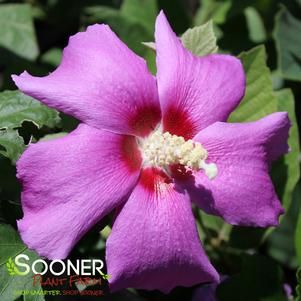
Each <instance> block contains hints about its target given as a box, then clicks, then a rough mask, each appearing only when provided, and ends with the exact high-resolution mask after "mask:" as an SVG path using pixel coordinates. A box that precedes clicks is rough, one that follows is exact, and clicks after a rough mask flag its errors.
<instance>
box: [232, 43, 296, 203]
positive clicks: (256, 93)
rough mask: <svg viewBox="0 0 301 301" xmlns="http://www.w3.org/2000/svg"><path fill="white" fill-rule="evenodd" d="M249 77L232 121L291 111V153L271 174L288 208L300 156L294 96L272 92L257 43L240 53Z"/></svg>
mask: <svg viewBox="0 0 301 301" xmlns="http://www.w3.org/2000/svg"><path fill="white" fill-rule="evenodd" d="M239 58H240V59H241V61H242V63H243V66H244V69H245V72H246V77H247V88H246V94H245V97H244V98H243V100H242V102H241V104H240V105H239V106H238V108H237V109H236V110H235V111H234V112H233V113H232V114H231V116H230V119H229V120H230V122H246V121H254V120H258V119H260V118H262V117H264V116H266V115H268V114H271V113H273V112H276V111H287V112H288V113H289V117H290V120H291V122H292V127H291V129H290V132H289V134H290V137H289V140H288V143H289V146H290V148H291V152H290V153H288V154H286V155H285V156H284V159H283V161H278V162H276V163H275V165H274V166H273V170H272V175H274V176H273V180H274V184H275V186H276V188H277V193H278V195H279V197H280V198H281V199H282V203H283V207H284V208H285V209H288V208H289V205H290V202H291V198H292V193H293V190H294V188H295V186H296V183H297V181H298V179H299V176H300V170H299V166H298V164H296V160H297V158H298V155H299V152H300V148H299V136H298V127H297V122H296V116H295V109H294V97H293V94H292V92H291V91H290V90H288V89H286V90H281V91H280V92H277V93H275V92H274V91H273V86H272V80H271V74H270V70H269V68H268V67H267V65H266V53H265V48H264V47H263V46H257V47H255V48H253V49H251V50H250V51H247V52H243V53H242V54H241V55H239Z"/></svg>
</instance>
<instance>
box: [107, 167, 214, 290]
mask: <svg viewBox="0 0 301 301" xmlns="http://www.w3.org/2000/svg"><path fill="white" fill-rule="evenodd" d="M106 261H107V265H108V273H109V274H110V275H111V278H110V279H109V281H110V288H111V290H112V291H115V290H119V289H121V288H126V287H135V288H141V289H148V290H152V289H159V290H161V291H163V292H165V293H168V292H169V291H170V290H171V289H173V288H174V287H175V286H192V285H194V284H196V283H200V282H209V281H218V279H219V277H218V274H217V272H216V271H215V269H214V268H213V266H212V265H211V264H210V262H209V260H208V258H207V257H206V255H205V253H204V250H203V249H202V247H201V244H200V241H199V237H198V232H197V229H196V225H195V221H194V217H193V214H192V210H191V203H190V200H189V196H188V195H187V193H186V192H184V191H183V190H177V187H174V185H173V184H172V183H170V181H169V179H168V178H166V176H164V174H163V173H162V172H159V171H158V170H156V169H151V168H147V169H144V170H143V171H142V174H141V178H140V182H139V184H138V185H137V186H136V187H135V189H134V190H133V192H132V194H131V196H130V198H129V200H128V201H127V202H126V204H125V205H124V207H123V208H122V210H121V212H120V213H119V215H118V216H117V218H116V221H115V223H114V225H113V229H112V232H111V234H110V236H109V239H108V241H107V256H106Z"/></svg>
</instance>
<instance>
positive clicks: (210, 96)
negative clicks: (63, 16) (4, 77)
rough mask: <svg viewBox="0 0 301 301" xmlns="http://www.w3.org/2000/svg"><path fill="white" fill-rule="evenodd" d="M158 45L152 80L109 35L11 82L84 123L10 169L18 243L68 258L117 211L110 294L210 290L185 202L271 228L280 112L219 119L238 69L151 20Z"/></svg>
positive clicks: (72, 46) (241, 78) (230, 102)
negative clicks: (204, 286)
mask: <svg viewBox="0 0 301 301" xmlns="http://www.w3.org/2000/svg"><path fill="white" fill-rule="evenodd" d="M155 42H156V51H157V77H156V78H155V77H153V76H152V75H151V74H150V73H149V71H148V70H147V66H146V63H145V61H144V60H143V59H141V58H140V57H138V56H137V55H136V54H134V53H133V52H132V51H131V50H130V49H128V48H127V46H126V45H124V44H123V43H122V42H121V41H120V40H119V39H118V38H117V36H116V35H115V34H114V33H113V32H112V31H111V30H110V28H109V27H108V26H106V25H93V26H90V27H88V29H87V31H86V32H82V33H78V34H76V35H75V36H73V37H71V38H70V42H69V45H68V47H67V48H66V49H65V50H64V53H63V59H62V62H61V64H60V66H59V67H58V68H57V69H56V70H55V71H54V72H53V73H51V74H49V75H48V76H46V77H42V78H40V77H33V76H31V75H29V74H28V73H26V72H24V73H22V74H21V75H20V76H13V79H14V81H15V83H16V85H17V86H18V87H19V88H20V90H22V91H23V92H24V93H26V94H28V95H30V96H32V97H34V98H37V99H39V100H40V101H41V102H43V103H45V104H47V105H48V106H50V107H53V108H56V109H58V110H61V111H63V112H65V113H67V114H71V115H73V116H75V117H77V118H78V119H79V120H80V121H81V122H82V123H81V125H79V127H78V128H77V129H76V130H75V131H73V132H72V133H70V134H68V135H67V136H65V137H63V138H59V139H55V140H51V141H45V142H39V143H37V144H31V145H30V146H29V147H28V149H27V150H26V151H25V153H24V154H23V155H22V157H21V158H20V160H19V161H18V163H17V170H18V178H19V179H20V180H21V182H22V184H23V192H22V206H23V211H24V217H23V219H22V220H20V221H18V228H19V231H20V234H21V236H22V239H23V240H24V242H25V243H26V244H27V245H28V246H29V248H31V249H34V250H36V251H37V252H38V253H39V254H40V255H41V256H46V257H47V258H50V259H53V258H65V257H66V256H67V255H68V253H69V252H70V250H71V249H72V247H73V246H74V245H75V243H76V242H77V241H78V240H79V239H80V238H81V237H82V236H83V235H84V234H85V233H86V232H87V231H88V230H89V229H90V228H91V227H92V226H93V225H94V224H95V223H97V222H98V221H100V220H101V219H102V218H103V217H104V216H106V215H107V214H108V213H110V212H112V211H113V210H114V209H116V210H117V212H118V215H117V217H116V219H115V221H114V224H113V228H112V232H111V234H110V236H109V238H108V240H107V247H106V261H107V266H108V273H109V274H110V275H111V278H110V279H109V281H110V287H111V290H113V291H114V290H118V289H121V288H125V287H135V288H141V289H159V290H161V291H163V292H169V291H170V290H171V289H172V288H174V287H175V286H178V285H182V286H192V285H194V284H197V283H202V282H217V281H218V280H219V276H218V273H217V272H216V270H215V269H214V267H213V266H212V265H211V263H210V262H209V260H208V258H207V257H206V255H205V252H204V250H203V249H202V246H201V243H200V241H199V236H198V232H197V229H196V225H195V220H194V217H193V214H192V210H191V200H192V201H194V202H195V203H196V204H197V205H198V206H199V207H200V208H202V209H203V210H205V211H206V212H207V213H212V214H215V215H219V216H222V217H223V218H224V219H225V220H226V221H227V222H229V223H231V224H239V225H254V226H263V227H265V226H275V225H277V224H278V217H279V215H280V214H282V213H283V209H282V207H281V204H280V202H279V200H278V198H277V196H276V193H275V190H274V188H273V184H272V182H271V180H270V177H269V167H270V163H271V161H272V160H275V159H277V158H278V157H279V156H280V155H282V154H283V153H285V152H286V151H287V149H288V146H287V142H286V141H287V137H288V130H289V127H290V122H289V120H288V117H287V113H274V114H271V115H269V116H267V117H265V118H263V119H261V120H259V121H256V122H250V123H245V124H229V123H225V121H226V120H227V118H228V116H229V114H230V113H231V112H232V111H233V110H234V109H235V107H237V105H238V104H239V102H240V100H241V99H242V97H243V95H244V91H245V75H244V72H243V67H242V65H241V63H240V61H239V60H238V59H236V58H234V57H232V56H229V55H218V54H214V55H208V56H205V57H201V58H200V57H196V56H194V55H193V54H192V53H190V52H189V51H188V50H186V49H185V48H184V47H183V45H182V44H181V42H180V40H179V39H178V37H177V36H176V35H175V33H174V32H173V31H172V29H171V28H170V25H169V24H168V21H167V19H166V17H165V16H164V14H163V13H162V12H161V13H160V15H159V16H158V18H157V21H156V30H155Z"/></svg>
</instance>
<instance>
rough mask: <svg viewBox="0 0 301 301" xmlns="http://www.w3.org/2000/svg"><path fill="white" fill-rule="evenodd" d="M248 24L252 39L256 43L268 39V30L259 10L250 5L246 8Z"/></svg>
mask: <svg viewBox="0 0 301 301" xmlns="http://www.w3.org/2000/svg"><path fill="white" fill-rule="evenodd" d="M244 13H245V16H246V21H247V26H248V30H249V37H250V40H251V41H253V42H254V43H260V42H263V41H265V40H266V31H265V28H264V23H263V21H262V18H261V16H260V14H259V13H258V11H257V10H256V9H255V8H254V7H252V6H249V7H247V8H246V9H245V10H244Z"/></svg>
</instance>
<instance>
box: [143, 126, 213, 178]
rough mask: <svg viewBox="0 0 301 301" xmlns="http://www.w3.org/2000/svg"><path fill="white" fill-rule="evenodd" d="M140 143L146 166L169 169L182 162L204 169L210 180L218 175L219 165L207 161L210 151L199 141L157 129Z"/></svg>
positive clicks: (197, 168)
mask: <svg viewBox="0 0 301 301" xmlns="http://www.w3.org/2000/svg"><path fill="white" fill-rule="evenodd" d="M140 145H141V151H142V155H143V163H144V165H145V166H154V167H161V168H163V169H167V167H168V166H169V165H171V164H182V165H184V166H186V167H187V168H189V169H192V170H196V171H198V170H200V169H203V170H204V172H205V174H206V176H207V177H208V178H209V179H210V180H211V179H214V178H215V177H216V176H217V166H216V165H215V164H214V163H209V164H207V163H206V162H205V160H206V159H207V157H208V152H207V150H206V149H205V148H204V147H203V146H202V145H201V143H199V142H194V141H192V140H187V141H185V139H184V138H183V137H180V136H177V135H171V134H170V133H169V132H165V133H162V132H161V131H160V130H157V131H155V132H154V133H152V134H151V135H150V136H148V137H147V138H146V139H143V140H142V141H141V144H140Z"/></svg>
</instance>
